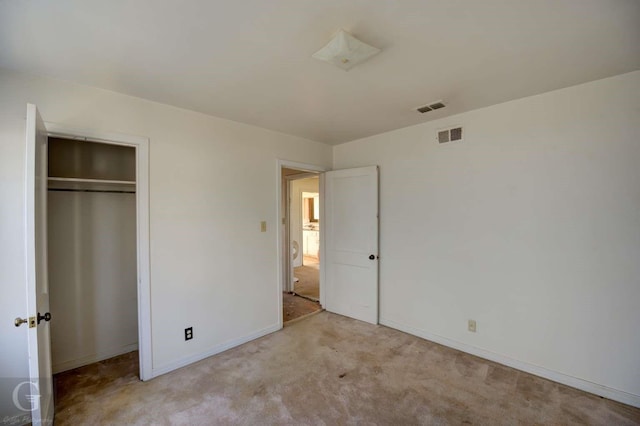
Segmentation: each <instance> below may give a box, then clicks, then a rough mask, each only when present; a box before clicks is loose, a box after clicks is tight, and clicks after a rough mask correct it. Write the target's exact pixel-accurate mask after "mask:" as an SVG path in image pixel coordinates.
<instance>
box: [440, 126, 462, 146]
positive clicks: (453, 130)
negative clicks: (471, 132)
mask: <svg viewBox="0 0 640 426" xmlns="http://www.w3.org/2000/svg"><path fill="white" fill-rule="evenodd" d="M436 136H437V139H438V143H447V142H455V141H461V140H462V126H456V127H450V128H448V129H442V130H438V134H437V135H436Z"/></svg>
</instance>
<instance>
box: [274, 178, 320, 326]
mask: <svg viewBox="0 0 640 426" xmlns="http://www.w3.org/2000/svg"><path fill="white" fill-rule="evenodd" d="M321 181H322V178H321V174H320V173H319V172H318V171H314V170H309V169H308V168H306V167H300V166H298V167H293V166H284V165H283V166H282V167H281V168H280V188H281V200H280V207H281V208H280V211H281V217H282V229H281V242H282V243H281V249H282V271H283V274H282V320H283V323H284V324H287V323H290V322H292V321H297V320H300V319H302V318H306V317H307V316H309V315H313V314H315V313H317V312H320V311H321V310H322V305H321V297H320V294H321V271H320V270H321V265H322V256H321V247H322V244H321V240H322V237H321V235H322V201H321V190H320V186H321Z"/></svg>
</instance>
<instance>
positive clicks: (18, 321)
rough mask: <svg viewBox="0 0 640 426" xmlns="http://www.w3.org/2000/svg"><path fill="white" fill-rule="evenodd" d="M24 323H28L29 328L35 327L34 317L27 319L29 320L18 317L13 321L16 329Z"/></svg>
mask: <svg viewBox="0 0 640 426" xmlns="http://www.w3.org/2000/svg"><path fill="white" fill-rule="evenodd" d="M49 319H51V315H49ZM45 321H47V320H45ZM26 323H29V328H34V327H35V326H36V317H29V319H26V318H20V317H18V318H16V319H15V320H14V321H13V324H14V325H15V326H16V327H20V326H21V325H22V324H26Z"/></svg>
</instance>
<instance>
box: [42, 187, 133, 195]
mask: <svg viewBox="0 0 640 426" xmlns="http://www.w3.org/2000/svg"><path fill="white" fill-rule="evenodd" d="M48 191H59V192H107V193H111V194H135V193H136V191H117V190H114V189H72V188H48Z"/></svg>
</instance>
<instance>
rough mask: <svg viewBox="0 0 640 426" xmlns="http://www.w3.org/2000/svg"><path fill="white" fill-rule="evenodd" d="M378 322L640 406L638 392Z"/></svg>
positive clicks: (416, 329)
mask: <svg viewBox="0 0 640 426" xmlns="http://www.w3.org/2000/svg"><path fill="white" fill-rule="evenodd" d="M380 324H381V325H384V326H387V327H391V328H395V329H396V330H400V331H403V332H405V333H409V334H413V335H414V336H418V337H421V338H423V339H426V340H429V341H432V342H435V343H439V344H441V345H444V346H448V347H450V348H453V349H457V350H459V351H462V352H466V353H469V354H471V355H475V356H478V357H480V358H484V359H488V360H489V361H493V362H497V363H499V364H503V365H506V366H508V367H512V368H515V369H517V370H521V371H524V372H527V373H530V374H533V375H535V376H540V377H543V378H545V379H549V380H552V381H554V382H558V383H562V384H563V385H567V386H571V387H572V388H576V389H580V390H583V391H585V392H589V393H592V394H595V395H599V396H602V397H605V398H609V399H612V400H614V401H618V402H622V403H623V404H628V405H632V406H634V407H639V408H640V395H635V394H632V393H629V392H625V391H621V390H618V389H614V388H610V387H608V386H604V385H600V384H598V383H594V382H590V381H588V380H584V379H579V378H577V377H573V376H569V375H567V374H564V373H560V372H558V371H553V370H549V369H547V368H544V367H540V366H538V365H535V364H529V363H527V362H524V361H519V360H517V359H513V358H509V357H507V356H505V355H501V354H498V353H495V352H491V351H488V350H486V349H482V348H478V347H476V346H472V345H468V344H466V343H461V342H458V341H456V340H452V339H449V338H446V337H443V336H438V335H437V334H432V333H429V332H427V331H424V330H421V329H418V328H415V327H411V326H408V325H404V324H400V323H398V322H395V321H393V320H389V319H386V318H380Z"/></svg>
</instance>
